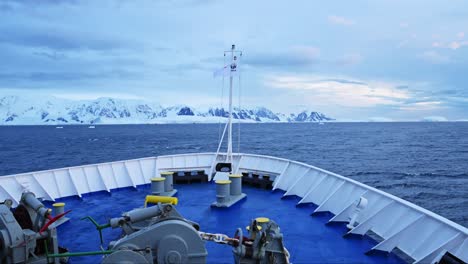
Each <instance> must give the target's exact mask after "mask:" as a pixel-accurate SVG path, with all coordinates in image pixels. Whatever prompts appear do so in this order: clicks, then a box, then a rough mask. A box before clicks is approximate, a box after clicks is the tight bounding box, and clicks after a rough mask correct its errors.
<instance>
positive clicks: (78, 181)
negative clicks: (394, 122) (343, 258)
mask: <svg viewBox="0 0 468 264" xmlns="http://www.w3.org/2000/svg"><path fill="white" fill-rule="evenodd" d="M215 159H216V160H215ZM224 159H225V156H224V155H216V154H215V153H194V154H182V155H169V156H159V157H148V158H141V159H134V160H126V161H117V162H108V163H100V164H92V165H84V166H77V167H68V168H61V169H53V170H46V171H38V172H30V173H22V174H15V175H8V176H2V177H0V201H3V200H5V199H11V200H12V201H13V203H14V204H18V202H19V199H20V197H21V194H22V193H23V192H24V191H25V190H28V191H31V192H34V193H35V194H36V195H37V196H38V197H40V198H43V199H45V200H52V201H54V200H55V199H58V198H62V197H67V196H79V197H81V196H82V195H83V194H86V193H92V192H98V191H108V192H110V191H111V190H112V189H116V188H124V187H136V186H138V185H143V184H149V183H150V179H151V178H153V177H155V176H157V175H159V173H160V172H163V171H174V172H177V171H200V170H204V171H205V172H206V173H207V174H208V177H209V178H210V179H211V176H212V172H213V167H214V164H216V162H217V161H223V160H224ZM233 168H234V171H235V172H236V173H241V172H255V173H260V174H264V175H268V177H270V178H271V179H272V180H274V183H273V189H274V190H275V189H279V190H283V191H285V193H284V195H285V196H289V195H296V196H298V197H300V198H302V199H301V200H300V201H299V204H302V203H313V204H315V205H317V207H316V209H315V211H314V212H313V213H319V212H331V213H332V214H334V216H333V217H332V218H331V219H330V220H329V222H330V223H331V222H345V223H349V222H350V221H351V222H353V223H354V224H353V225H352V227H351V229H350V230H349V232H348V233H347V235H352V234H354V235H365V234H369V233H373V234H376V235H378V236H379V237H380V238H381V242H380V243H378V244H377V245H376V246H374V247H373V248H372V249H370V252H371V251H374V250H378V251H385V252H391V251H393V250H394V249H396V248H398V249H399V250H400V251H402V252H404V253H405V254H406V255H407V256H409V257H410V258H412V259H413V261H414V262H415V263H434V262H436V261H438V260H439V259H440V258H441V257H442V255H444V254H445V253H446V252H450V253H452V254H453V255H455V256H457V257H458V258H460V259H461V260H463V261H465V262H468V229H467V228H465V227H463V226H461V225H459V224H456V223H454V222H452V221H450V220H448V219H446V218H444V217H442V216H439V215H437V214H435V213H433V212H431V211H428V210H426V209H424V208H421V207H419V206H417V205H414V204H412V203H410V202H408V201H406V200H403V199H401V198H398V197H396V196H393V195H391V194H388V193H385V192H383V191H380V190H377V189H375V188H373V187H370V186H367V185H365V184H362V183H360V182H357V181H354V180H352V179H349V178H346V177H343V176H341V175H338V174H335V173H332V172H329V171H326V170H322V169H320V168H317V167H314V166H311V165H308V164H305V163H301V162H296V161H291V160H287V159H282V158H276V157H271V156H262V155H252V154H234V155H233ZM359 199H364V200H365V201H366V202H367V206H365V208H362V209H361V210H357V207H358V206H357V205H356V204H357V202H356V201H358V200H359Z"/></svg>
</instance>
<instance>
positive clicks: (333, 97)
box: [0, 0, 468, 120]
mask: <svg viewBox="0 0 468 264" xmlns="http://www.w3.org/2000/svg"><path fill="white" fill-rule="evenodd" d="M233 43H235V44H236V45H237V47H238V48H239V49H241V50H242V51H243V57H242V72H243V74H242V96H243V98H244V99H243V101H242V104H243V105H262V106H266V107H270V108H272V109H274V110H278V111H288V110H298V109H303V108H304V109H311V110H317V111H322V112H324V113H326V114H328V115H330V116H332V117H335V118H338V119H342V120H348V119H349V120H352V119H361V120H362V119H369V118H388V119H393V120H417V119H421V118H423V117H427V116H444V117H447V118H448V119H450V120H461V119H468V2H467V1H465V0H451V1H427V0H412V1H408V0H375V1H359V0H355V1H312V0H304V1H271V0H270V1H248V0H238V1H224V0H216V1H215V0H199V1H196V0H180V1H176V0H172V1H169V0H168V1H162V0H161V1H157V0H153V1H125V0H99V1H96V0H83V1H81V0H74V1H72V0H69V1H59V0H48V1H45V0H35V1H33V0H30V1H28V0H23V1H19V0H15V1H13V0H2V1H1V2H0V58H1V64H0V95H12V94H13V95H26V94H27V95H31V94H32V95H36V94H37V95H55V96H59V97H62V98H71V99H91V98H97V97H101V96H111V97H118V98H133V99H150V100H153V101H157V102H160V103H161V104H163V105H170V104H178V103H179V104H189V105H219V104H220V96H221V90H222V86H223V85H222V80H221V79H214V78H213V75H212V72H213V70H215V69H216V68H219V67H221V66H222V65H223V51H224V50H227V49H229V48H230V46H231V44H233Z"/></svg>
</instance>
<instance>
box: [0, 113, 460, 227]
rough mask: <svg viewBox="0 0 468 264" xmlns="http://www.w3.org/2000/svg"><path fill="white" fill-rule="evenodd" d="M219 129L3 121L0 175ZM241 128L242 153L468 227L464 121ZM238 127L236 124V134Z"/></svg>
mask: <svg viewBox="0 0 468 264" xmlns="http://www.w3.org/2000/svg"><path fill="white" fill-rule="evenodd" d="M220 129H222V128H220V126H219V125H218V124H184V125H182V124H171V125H108V126H96V128H95V129H89V128H88V127H87V126H64V128H63V129H56V128H55V127H53V126H17V127H7V126H4V127H0V175H8V174H14V173H20V172H28V171H36V170H45V169H52V168H60V167H65V166H75V165H83V164H92V163H98V162H107V161H116V160H124V159H132V158H141V157H147V156H157V155H166V154H178V153H189V152H214V151H216V148H217V144H218V139H219V133H220V132H221V131H220ZM240 130H241V142H240V151H241V152H244V153H255V154H265V155H272V156H277V157H284V158H288V159H292V160H297V161H302V162H305V163H308V164H311V165H314V166H318V167H321V168H323V169H326V170H329V171H332V172H335V173H338V174H341V175H343V176H347V177H350V178H353V179H355V180H358V181H360V182H363V183H365V184H368V185H370V186H373V187H376V188H378V189H381V190H383V191H386V192H389V193H392V194H394V195H397V196H399V197H401V198H403V199H406V200H408V201H411V202H413V203H415V204H417V205H420V206H422V207H424V208H427V209H429V210H431V211H434V212H436V213H438V214H440V215H442V216H444V217H447V218H449V219H451V220H453V221H455V222H457V223H459V224H461V225H464V226H468V213H467V212H468V122H459V123H451V122H447V123H445V122H444V123H430V122H428V123H327V124H325V125H318V124H310V123H309V124H308V123H295V124H242V125H241V127H240ZM237 131H238V128H237V126H235V132H236V134H235V135H234V138H235V139H237V138H238V135H237ZM237 147H238V144H237V143H235V144H234V148H235V151H237Z"/></svg>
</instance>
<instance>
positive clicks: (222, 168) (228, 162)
mask: <svg viewBox="0 0 468 264" xmlns="http://www.w3.org/2000/svg"><path fill="white" fill-rule="evenodd" d="M226 53H231V62H230V63H229V64H227V65H224V67H223V68H221V69H219V70H217V71H215V72H214V77H216V76H219V75H222V76H223V82H224V76H226V75H228V74H229V113H228V122H227V123H226V125H225V127H224V131H223V133H222V136H221V138H220V141H219V144H218V150H217V151H216V156H215V159H214V160H213V164H212V166H211V170H210V175H211V174H212V172H213V170H216V171H217V172H224V173H226V172H231V171H232V162H233V157H232V119H233V105H232V99H233V98H232V96H233V83H234V77H235V76H240V72H239V67H238V66H239V65H238V63H239V61H238V57H237V55H239V57H242V51H238V50H236V45H232V46H231V50H227V51H224V57H226ZM239 82H240V78H239ZM239 85H240V83H239ZM239 89H240V86H239ZM239 100H240V98H239ZM226 132H227V150H226V158H225V159H224V160H223V162H220V161H221V160H218V155H219V153H220V150H221V146H222V145H223V142H224V136H225V135H226ZM215 179H216V176H215Z"/></svg>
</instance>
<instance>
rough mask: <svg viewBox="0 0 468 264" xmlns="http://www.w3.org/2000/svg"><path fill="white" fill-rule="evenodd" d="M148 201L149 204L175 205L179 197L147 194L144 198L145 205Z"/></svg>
mask: <svg viewBox="0 0 468 264" xmlns="http://www.w3.org/2000/svg"><path fill="white" fill-rule="evenodd" d="M149 203H150V204H157V203H168V204H172V205H177V203H179V199H177V197H170V196H157V195H147V196H146V198H145V207H146V206H147V205H148V204H149Z"/></svg>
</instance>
